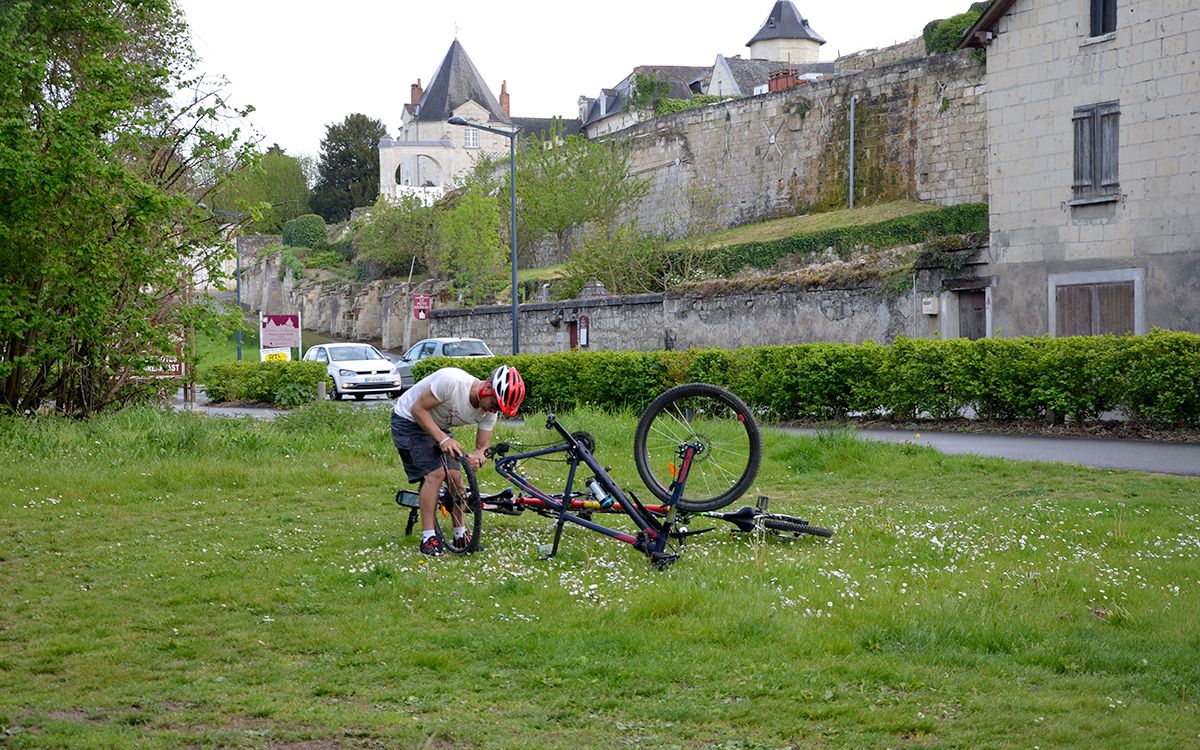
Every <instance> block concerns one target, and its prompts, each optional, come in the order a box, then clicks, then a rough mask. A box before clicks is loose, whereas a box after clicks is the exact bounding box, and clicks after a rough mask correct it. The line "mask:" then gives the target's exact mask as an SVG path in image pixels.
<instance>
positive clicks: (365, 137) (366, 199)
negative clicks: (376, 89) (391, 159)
mask: <svg viewBox="0 0 1200 750" xmlns="http://www.w3.org/2000/svg"><path fill="white" fill-rule="evenodd" d="M385 135H387V128H386V127H384V125H383V123H382V122H380V121H379V120H373V119H371V118H370V117H367V116H366V115H362V114H353V115H348V116H347V117H346V119H345V120H343V121H342V122H341V123H340V124H337V125H329V126H327V127H326V128H325V137H324V138H323V139H322V140H321V156H320V165H319V166H318V174H319V178H318V180H317V186H316V188H314V189H313V195H312V201H311V205H312V209H313V211H315V212H316V213H318V214H320V215H321V216H322V217H324V219H325V221H327V222H328V223H330V224H336V223H337V222H339V221H344V220H346V219H348V218H350V211H351V210H353V209H355V208H359V207H361V206H370V205H371V204H373V203H374V202H375V198H376V197H378V195H379V140H380V139H381V138H383V137H384V136H385Z"/></svg>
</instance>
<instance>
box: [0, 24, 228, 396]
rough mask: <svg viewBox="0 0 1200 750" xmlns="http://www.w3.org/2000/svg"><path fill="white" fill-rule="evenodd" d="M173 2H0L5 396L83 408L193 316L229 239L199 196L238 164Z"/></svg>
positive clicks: (206, 314)
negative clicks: (200, 286) (199, 287)
mask: <svg viewBox="0 0 1200 750" xmlns="http://www.w3.org/2000/svg"><path fill="white" fill-rule="evenodd" d="M195 63H196V60H195V55H194V54H193V52H192V48H191V44H190V40H189V38H188V34H187V27H186V25H185V24H184V22H183V19H182V16H181V15H180V13H179V11H178V9H177V8H176V7H175V5H174V4H173V3H170V2H168V1H167V0H142V1H139V2H133V1H132V0H99V1H98V2H92V3H45V2H6V3H4V4H2V5H0V144H2V145H0V410H11V411H16V412H22V413H25V412H32V411H35V410H37V409H38V408H40V407H41V406H42V405H43V404H44V403H45V402H47V401H53V403H54V406H55V408H56V409H57V410H58V411H60V412H62V413H64V414H68V415H72V416H76V417H88V416H91V415H93V414H95V413H98V412H99V411H101V410H103V409H105V408H106V407H108V406H109V405H111V404H116V403H119V402H120V399H121V398H122V394H123V393H125V392H127V391H128V388H127V386H128V385H129V384H130V383H131V382H133V379H134V378H136V377H137V375H138V374H139V373H140V372H141V371H142V370H143V368H145V367H146V366H148V365H150V364H151V363H153V362H155V361H156V360H157V359H158V358H159V357H161V356H168V355H174V354H175V352H176V347H177V345H178V343H179V341H180V340H181V339H182V338H183V337H184V332H185V331H186V330H188V328H189V327H192V326H197V327H200V328H205V327H217V326H218V325H220V324H222V323H223V320H222V316H221V315H220V314H219V313H218V312H217V310H216V307H215V306H213V305H210V304H209V301H208V300H205V299H204V298H203V297H192V296H191V295H190V294H189V293H188V292H187V290H188V289H189V287H190V286H191V279H190V278H189V277H188V275H187V274H186V273H184V272H183V269H185V268H187V269H194V272H195V273H196V274H197V275H200V274H203V275H206V276H207V277H208V278H209V279H211V280H219V279H221V278H222V271H221V264H222V262H223V261H224V260H225V259H226V258H228V257H230V256H231V252H232V248H231V247H230V245H229V243H228V242H226V241H224V239H223V238H222V236H221V233H220V229H221V227H220V224H221V223H223V222H224V220H223V219H220V220H219V219H217V218H216V217H215V216H214V215H213V213H212V212H211V211H210V210H208V209H207V207H205V206H204V205H202V204H204V202H205V201H206V200H207V199H208V198H209V195H210V194H211V192H212V190H213V189H214V188H215V187H216V186H217V185H219V184H221V183H222V182H223V181H224V180H225V178H226V175H227V174H228V172H229V171H231V170H233V171H236V170H238V169H240V168H241V167H242V166H243V165H244V164H247V163H249V161H250V150H249V148H248V147H247V146H246V145H245V144H241V143H240V136H239V132H238V130H237V129H230V128H229V127H228V123H227V121H228V120H231V119H234V118H236V117H238V116H240V115H242V114H244V112H235V111H233V110H232V109H231V108H230V107H228V106H227V105H226V104H225V101H224V99H223V97H221V96H220V92H219V91H217V90H216V89H214V87H213V86H212V85H211V84H210V83H209V82H208V81H207V80H204V79H203V78H197V79H187V78H185V75H188V73H186V71H190V70H191V69H193V68H194V65H195Z"/></svg>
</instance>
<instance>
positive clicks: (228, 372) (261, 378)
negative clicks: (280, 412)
mask: <svg viewBox="0 0 1200 750" xmlns="http://www.w3.org/2000/svg"><path fill="white" fill-rule="evenodd" d="M323 380H324V381H325V382H326V385H327V386H329V387H332V384H331V383H330V382H329V379H328V372H327V371H326V367H325V364H324V363H323V362H251V361H245V360H243V361H241V362H225V363H222V364H218V365H213V366H212V367H210V368H208V369H207V370H206V371H205V372H204V373H203V382H204V390H205V392H206V393H207V394H208V397H209V398H210V399H212V400H213V401H253V402H258V403H267V404H276V405H279V406H282V407H284V408H293V407H295V406H298V405H300V404H301V403H304V402H306V401H311V400H313V399H315V398H316V395H317V384H318V383H320V382H321V381H323Z"/></svg>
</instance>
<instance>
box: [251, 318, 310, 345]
mask: <svg viewBox="0 0 1200 750" xmlns="http://www.w3.org/2000/svg"><path fill="white" fill-rule="evenodd" d="M259 322H260V323H261V325H260V326H259V347H261V348H263V349H284V348H291V347H293V346H294V347H296V348H297V349H299V348H300V347H301V346H302V344H301V343H300V316H299V315H263V316H262V317H261V318H260V319H259Z"/></svg>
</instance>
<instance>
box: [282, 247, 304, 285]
mask: <svg viewBox="0 0 1200 750" xmlns="http://www.w3.org/2000/svg"><path fill="white" fill-rule="evenodd" d="M304 252H305V249H304V248H297V247H281V248H279V261H280V263H279V280H280V281H283V280H284V278H285V277H286V276H287V275H288V273H289V272H291V274H292V276H293V278H296V279H302V278H304V261H302V260H300V256H301V255H303V254H304Z"/></svg>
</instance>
